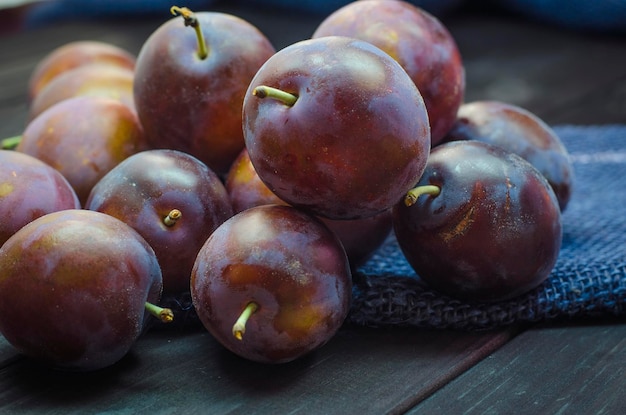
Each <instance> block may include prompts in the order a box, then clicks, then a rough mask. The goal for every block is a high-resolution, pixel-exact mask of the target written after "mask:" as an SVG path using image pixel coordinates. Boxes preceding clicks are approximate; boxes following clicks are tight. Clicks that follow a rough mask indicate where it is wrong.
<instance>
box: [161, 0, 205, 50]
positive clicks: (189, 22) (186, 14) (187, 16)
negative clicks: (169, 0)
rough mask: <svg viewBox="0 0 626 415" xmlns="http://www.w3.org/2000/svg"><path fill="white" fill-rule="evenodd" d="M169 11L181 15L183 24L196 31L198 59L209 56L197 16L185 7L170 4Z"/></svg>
mask: <svg viewBox="0 0 626 415" xmlns="http://www.w3.org/2000/svg"><path fill="white" fill-rule="evenodd" d="M170 13H172V14H173V15H174V16H182V17H183V19H184V20H185V26H191V27H193V28H194V30H195V31H196V36H197V37H198V57H199V58H200V59H206V57H207V56H209V50H208V49H207V46H206V42H205V40H204V34H202V28H201V27H200V23H199V22H198V18H197V17H196V15H195V14H194V12H192V11H191V10H189V9H188V8H187V7H178V6H172V7H171V8H170Z"/></svg>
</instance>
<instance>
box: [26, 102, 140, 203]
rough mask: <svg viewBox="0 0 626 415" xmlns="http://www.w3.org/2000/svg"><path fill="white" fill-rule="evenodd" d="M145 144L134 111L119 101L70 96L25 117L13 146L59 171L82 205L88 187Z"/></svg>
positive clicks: (88, 190)
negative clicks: (32, 116)
mask: <svg viewBox="0 0 626 415" xmlns="http://www.w3.org/2000/svg"><path fill="white" fill-rule="evenodd" d="M147 148H148V144H147V141H146V137H145V134H144V131H143V128H142V126H141V124H140V123H139V119H138V118H137V115H136V114H135V113H134V112H133V111H132V110H131V109H130V108H129V107H128V106H127V105H124V104H123V103H121V102H120V101H117V100H114V99H112V98H105V97H90V96H83V97H73V98H69V99H66V100H63V101H61V102H58V103H56V104H54V105H53V106H51V107H50V108H48V109H47V110H45V111H44V112H42V113H41V114H40V115H39V116H37V117H36V118H34V119H33V120H31V121H30V122H29V123H28V125H27V126H26V129H25V130H24V132H23V134H22V139H21V141H20V143H19V144H18V146H17V148H16V150H17V151H20V152H23V153H26V154H30V155H31V156H34V157H36V158H38V159H40V160H42V161H44V162H46V163H48V164H50V165H51V166H52V167H54V168H55V169H57V170H59V171H60V172H61V173H62V174H63V176H65V178H66V179H67V180H68V181H69V182H70V184H71V185H72V187H73V188H74V190H75V191H76V194H77V195H78V199H79V200H80V202H81V204H83V205H84V203H85V201H86V200H87V196H89V192H90V191H91V188H92V187H93V186H94V185H95V184H96V182H98V180H100V179H101V178H102V176H104V175H105V174H106V173H107V172H108V171H109V170H111V169H112V168H113V167H115V166H116V165H117V164H118V163H119V162H121V161H122V160H124V159H126V158H127V157H128V156H130V155H132V154H135V153H137V152H139V151H142V150H146V149H147Z"/></svg>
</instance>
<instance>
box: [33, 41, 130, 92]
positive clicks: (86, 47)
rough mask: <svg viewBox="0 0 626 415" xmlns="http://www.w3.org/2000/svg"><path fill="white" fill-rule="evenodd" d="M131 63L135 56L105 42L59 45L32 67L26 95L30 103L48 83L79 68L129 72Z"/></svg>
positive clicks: (76, 42)
mask: <svg viewBox="0 0 626 415" xmlns="http://www.w3.org/2000/svg"><path fill="white" fill-rule="evenodd" d="M135 59H136V58H135V55H133V54H132V53H130V52H129V51H127V50H126V49H124V48H122V47H119V46H116V45H113V44H111V43H107V42H102V41H97V40H76V41H73V42H69V43H66V44H63V45H61V46H59V47H57V48H55V49H53V50H52V51H50V52H49V53H48V54H47V55H46V56H44V57H43V58H42V59H41V60H40V61H39V63H38V64H37V65H36V66H35V69H33V72H32V74H31V76H30V79H29V81H28V95H29V97H30V98H31V99H34V98H35V97H36V96H37V95H38V94H39V91H40V90H41V89H42V88H44V87H45V85H47V84H48V83H49V82H50V81H51V80H52V79H54V78H56V77H57V76H58V75H60V74H62V73H64V72H66V71H69V70H72V69H74V68H78V67H79V66H83V65H88V64H93V63H98V64H102V65H110V66H114V67H117V68H127V69H131V70H132V69H134V68H135Z"/></svg>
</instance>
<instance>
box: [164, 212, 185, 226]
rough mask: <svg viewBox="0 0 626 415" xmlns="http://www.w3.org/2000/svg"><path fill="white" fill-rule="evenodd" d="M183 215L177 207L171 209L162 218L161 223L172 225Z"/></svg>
mask: <svg viewBox="0 0 626 415" xmlns="http://www.w3.org/2000/svg"><path fill="white" fill-rule="evenodd" d="M182 216H183V213H182V212H181V211H180V210H178V209H172V210H170V212H169V213H168V214H167V216H166V217H165V218H163V223H164V224H165V226H174V224H176V222H178V220H179V219H180V218H181V217H182Z"/></svg>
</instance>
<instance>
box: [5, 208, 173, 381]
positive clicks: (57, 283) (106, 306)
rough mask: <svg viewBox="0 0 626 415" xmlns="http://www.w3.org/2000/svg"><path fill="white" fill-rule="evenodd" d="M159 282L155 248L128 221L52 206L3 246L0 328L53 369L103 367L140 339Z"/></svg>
mask: <svg viewBox="0 0 626 415" xmlns="http://www.w3.org/2000/svg"><path fill="white" fill-rule="evenodd" d="M161 288H162V286H161V270H160V268H159V263H158V261H157V258H156V256H155V254H154V251H153V250H152V248H151V247H150V246H149V245H148V243H147V242H146V241H145V240H144V239H143V238H142V237H141V236H140V235H139V234H138V233H137V232H136V231H134V230H133V229H132V228H131V227H130V226H128V225H126V224H125V223H124V222H122V221H120V220H118V219H115V218H113V217H112V216H109V215H105V214H103V213H99V212H92V211H88V210H82V209H70V210H63V211H58V212H53V213H49V214H46V215H44V216H41V217H39V218H37V219H35V220H34V221H32V222H30V223H29V224H27V225H26V226H24V227H23V228H21V229H20V230H19V231H17V232H16V233H15V234H14V235H13V236H11V237H10V238H9V239H8V240H7V241H6V242H5V243H4V245H2V247H1V248H0V333H2V335H4V337H5V338H6V340H7V341H8V342H9V343H11V344H12V345H13V346H15V347H16V348H17V349H18V350H19V351H20V352H22V353H24V354H25V355H26V356H29V357H30V358H32V359H34V360H37V361H40V362H42V363H44V364H46V365H49V366H52V367H54V368H58V369H63V370H71V371H92V370H97V369H102V368H105V367H108V366H111V365H113V364H114V363H116V362H117V361H119V360H120V359H121V358H122V357H123V356H125V355H126V354H127V353H128V351H129V350H130V349H131V347H132V346H133V345H134V344H135V341H136V340H137V339H138V338H139V336H140V335H141V333H142V332H143V331H144V330H145V328H146V327H147V325H146V323H147V322H148V319H149V318H151V316H150V313H151V312H150V311H148V310H150V309H152V308H153V307H152V304H154V303H156V302H158V301H159V298H160V295H161Z"/></svg>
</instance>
